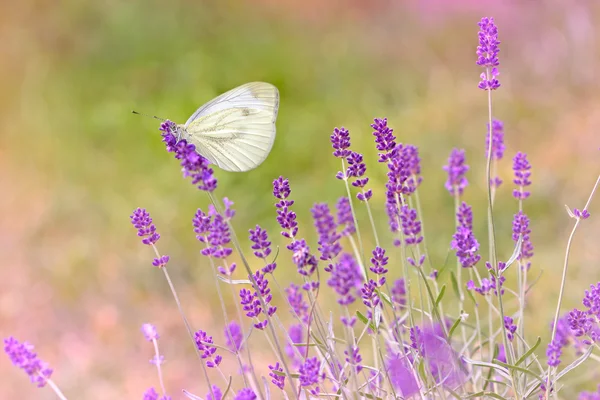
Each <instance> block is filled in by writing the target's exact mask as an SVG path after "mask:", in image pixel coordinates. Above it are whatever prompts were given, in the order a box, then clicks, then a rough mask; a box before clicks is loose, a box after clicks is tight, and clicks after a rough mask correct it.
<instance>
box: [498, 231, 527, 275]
mask: <svg viewBox="0 0 600 400" xmlns="http://www.w3.org/2000/svg"><path fill="white" fill-rule="evenodd" d="M522 244H523V235H519V240H517V244H516V245H515V249H514V250H513V253H512V255H511V256H510V258H509V259H508V261H507V262H506V265H505V266H504V269H503V270H502V271H500V275H502V274H503V273H504V272H506V271H508V267H510V265H511V264H512V263H514V262H515V260H516V259H517V257H519V254H521V245H522Z"/></svg>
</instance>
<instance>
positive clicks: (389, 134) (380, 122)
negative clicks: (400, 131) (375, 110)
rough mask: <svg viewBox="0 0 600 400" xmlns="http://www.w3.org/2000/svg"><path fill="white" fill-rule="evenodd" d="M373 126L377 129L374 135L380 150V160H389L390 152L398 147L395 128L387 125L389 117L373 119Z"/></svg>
mask: <svg viewBox="0 0 600 400" xmlns="http://www.w3.org/2000/svg"><path fill="white" fill-rule="evenodd" d="M371 128H373V129H375V131H374V132H373V136H375V143H376V144H377V150H379V151H380V153H379V162H386V161H387V160H388V156H389V153H390V152H391V151H392V150H393V149H394V148H395V147H396V137H395V136H394V130H393V129H392V128H389V127H388V126H387V118H384V119H378V118H375V119H374V120H373V124H371Z"/></svg>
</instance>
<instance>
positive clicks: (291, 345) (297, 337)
mask: <svg viewBox="0 0 600 400" xmlns="http://www.w3.org/2000/svg"><path fill="white" fill-rule="evenodd" d="M288 334H289V336H290V339H291V342H289V341H288V342H287V343H286V345H285V353H286V354H287V355H288V357H289V358H290V359H291V360H292V362H293V363H294V366H296V367H299V366H300V365H301V364H302V361H303V360H302V357H298V355H297V352H299V353H300V354H304V352H305V351H306V347H305V346H298V344H301V343H304V339H303V338H304V330H303V328H302V325H300V324H296V325H291V326H290V327H289V329H288Z"/></svg>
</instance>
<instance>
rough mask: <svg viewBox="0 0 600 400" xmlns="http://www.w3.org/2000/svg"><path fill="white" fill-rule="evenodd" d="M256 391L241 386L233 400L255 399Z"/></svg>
mask: <svg viewBox="0 0 600 400" xmlns="http://www.w3.org/2000/svg"><path fill="white" fill-rule="evenodd" d="M256 398H257V397H256V393H254V391H252V389H250V388H243V389H242V390H240V391H239V392H237V394H236V395H235V397H234V398H233V400H256Z"/></svg>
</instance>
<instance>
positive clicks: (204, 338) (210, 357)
mask: <svg viewBox="0 0 600 400" xmlns="http://www.w3.org/2000/svg"><path fill="white" fill-rule="evenodd" d="M194 341H195V342H196V347H197V348H198V350H200V351H201V352H202V354H201V355H200V357H202V359H206V366H207V367H208V368H215V367H217V366H218V365H219V364H221V361H222V360H223V357H221V356H220V355H218V354H217V355H215V353H216V352H217V348H216V347H214V346H211V344H212V343H213V338H212V336H208V334H207V333H206V332H204V331H203V330H199V331H197V332H196V333H195V334H194Z"/></svg>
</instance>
